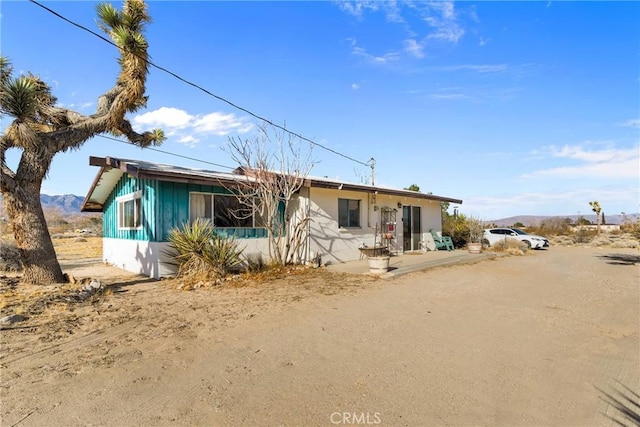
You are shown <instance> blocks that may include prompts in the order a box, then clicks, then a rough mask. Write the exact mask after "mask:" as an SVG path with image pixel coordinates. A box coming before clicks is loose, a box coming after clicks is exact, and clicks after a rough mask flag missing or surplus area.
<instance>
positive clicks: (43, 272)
mask: <svg viewBox="0 0 640 427" xmlns="http://www.w3.org/2000/svg"><path fill="white" fill-rule="evenodd" d="M34 154H35V153H33V152H28V151H25V153H24V155H23V157H22V161H21V162H20V167H19V170H20V172H21V174H20V178H17V179H16V180H15V181H11V182H13V183H15V184H16V186H15V187H14V188H13V191H5V192H4V194H3V195H4V197H3V202H4V206H5V211H6V212H7V215H8V216H9V221H10V223H11V225H12V226H13V234H14V237H15V239H16V244H17V246H18V250H19V251H20V257H21V260H22V267H23V269H24V275H23V278H22V280H23V281H24V282H27V283H62V282H65V281H66V280H65V278H64V276H63V274H62V269H61V268H60V264H59V263H58V259H57V258H56V252H55V250H54V248H53V242H52V241H51V236H50V234H49V229H48V228H47V223H46V221H45V218H44V212H43V211H42V204H41V203H40V187H41V184H42V179H43V178H44V173H45V172H46V171H45V170H43V167H42V166H43V163H47V164H48V163H50V162H51V158H52V157H53V155H47V153H42V152H40V155H39V156H38V155H34ZM43 157H44V158H43Z"/></svg>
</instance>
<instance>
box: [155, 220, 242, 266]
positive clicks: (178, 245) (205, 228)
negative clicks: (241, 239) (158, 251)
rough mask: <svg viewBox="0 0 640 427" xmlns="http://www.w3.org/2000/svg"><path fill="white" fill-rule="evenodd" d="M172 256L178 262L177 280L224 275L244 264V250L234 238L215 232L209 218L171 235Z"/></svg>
mask: <svg viewBox="0 0 640 427" xmlns="http://www.w3.org/2000/svg"><path fill="white" fill-rule="evenodd" d="M168 240H169V247H170V248H171V251H170V252H169V255H170V256H171V257H172V258H173V259H174V260H175V261H176V262H177V265H178V277H183V276H191V275H202V274H205V275H209V276H224V275H226V274H227V273H229V272H230V271H232V270H233V269H234V268H236V267H238V266H239V265H240V264H241V263H242V251H243V249H241V248H240V247H239V244H238V242H236V240H235V239H234V238H224V237H221V236H219V235H218V234H217V233H215V228H214V227H213V225H212V224H211V221H209V220H208V219H203V218H198V219H196V220H195V221H193V222H192V223H191V224H184V225H183V226H182V228H174V229H172V230H171V231H170V232H169V236H168Z"/></svg>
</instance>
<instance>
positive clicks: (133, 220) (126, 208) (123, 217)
mask: <svg viewBox="0 0 640 427" xmlns="http://www.w3.org/2000/svg"><path fill="white" fill-rule="evenodd" d="M116 201H117V202H118V229H119V230H136V229H139V228H141V227H142V191H136V192H135V193H131V194H127V195H125V196H121V197H118V198H117V199H116Z"/></svg>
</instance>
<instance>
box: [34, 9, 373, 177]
mask: <svg viewBox="0 0 640 427" xmlns="http://www.w3.org/2000/svg"><path fill="white" fill-rule="evenodd" d="M29 1H30V2H31V3H33V4H35V5H36V6H39V7H41V8H42V9H44V10H46V11H47V12H49V13H52V14H53V15H55V16H57V17H58V18H60V19H62V20H63V21H66V22H68V23H69V24H71V25H73V26H75V27H78V28H80V29H81V30H84V31H87V32H88V33H90V34H93V35H94V36H96V37H98V38H99V39H101V40H103V41H105V42H107V43H109V44H110V45H112V46H115V47H116V48H117V49H120V47H119V46H118V45H117V44H115V43H114V42H113V41H111V40H109V39H107V38H106V37H104V36H103V35H101V34H98V33H96V32H95V31H93V30H90V29H89V28H87V27H85V26H83V25H81V24H78V23H76V22H74V21H72V20H70V19H68V18H66V17H64V16H62V15H60V14H59V13H58V12H56V11H55V10H53V9H50V8H48V7H47V6H45V5H43V4H40V3H38V2H37V1H36V0H29ZM132 53H133V52H132ZM133 55H135V56H137V57H138V58H139V59H142V60H144V61H146V62H147V64H149V65H151V66H152V67H154V68H156V69H158V70H160V71H163V72H165V73H167V74H169V75H171V76H172V77H174V78H176V79H178V80H180V81H181V82H183V83H186V84H188V85H189V86H192V87H194V88H196V89H198V90H200V91H202V92H204V93H206V94H207V95H209V96H211V97H213V98H216V99H218V100H219V101H222V102H224V103H226V104H228V105H230V106H232V107H233V108H236V109H238V110H240V111H242V112H244V113H246V114H248V115H250V116H252V117H254V118H256V119H258V120H261V121H263V122H265V123H267V124H269V125H271V126H273V127H275V128H278V129H280V130H282V131H284V132H287V133H288V134H290V135H293V136H295V137H296V138H300V139H301V140H303V141H306V142H308V143H310V144H312V145H314V146H317V147H320V148H322V149H324V150H326V151H329V152H331V153H333V154H336V155H338V156H340V157H343V158H345V159H347V160H351V161H352V162H355V163H358V164H361V165H363V166H367V167H371V165H370V164H369V163H366V162H362V161H360V160H357V159H354V158H353V157H350V156H347V155H346V154H342V153H340V152H338V151H336V150H334V149H332V148H329V147H327V146H325V145H322V144H320V143H318V142H315V141H313V140H311V139H309V138H307V137H304V136H302V135H300V134H299V133H296V132H292V131H290V130H288V129H287V128H285V127H283V126H280V125H278V124H276V123H274V122H272V121H271V120H269V119H267V118H265V117H262V116H259V115H257V114H255V113H253V112H251V111H249V110H248V109H246V108H243V107H241V106H239V105H237V104H234V103H233V102H231V101H229V100H227V99H225V98H223V97H221V96H219V95H216V94H214V93H212V92H210V91H209V90H207V89H205V88H203V87H202V86H200V85H198V84H196V83H193V82H191V81H189V80H187V79H185V78H183V77H181V76H179V75H178V74H176V73H174V72H173V71H170V70H168V69H166V68H164V67H162V66H159V65H156V64H155V63H154V62H152V61H151V60H150V59H145V58H142V57H140V56H138V55H136V54H135V53H133Z"/></svg>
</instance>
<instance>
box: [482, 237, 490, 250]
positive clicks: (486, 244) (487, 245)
mask: <svg viewBox="0 0 640 427" xmlns="http://www.w3.org/2000/svg"><path fill="white" fill-rule="evenodd" d="M490 246H491V244H490V243H489V241H488V240H487V239H482V247H483V248H488V247H490Z"/></svg>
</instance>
